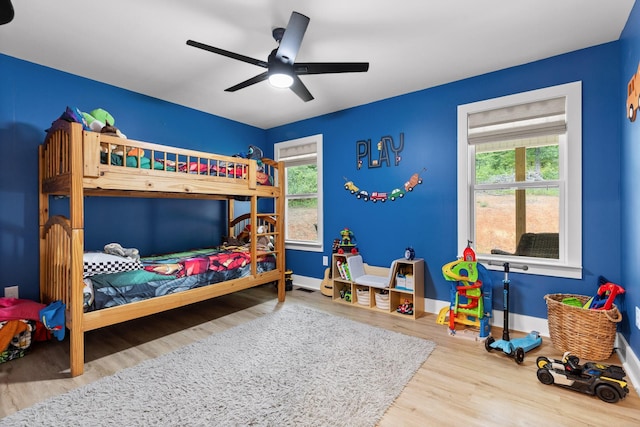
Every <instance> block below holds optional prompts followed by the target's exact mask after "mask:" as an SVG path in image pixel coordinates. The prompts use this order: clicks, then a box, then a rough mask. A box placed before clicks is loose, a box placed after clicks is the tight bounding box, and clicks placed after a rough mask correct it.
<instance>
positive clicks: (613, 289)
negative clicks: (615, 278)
mask: <svg viewBox="0 0 640 427" xmlns="http://www.w3.org/2000/svg"><path fill="white" fill-rule="evenodd" d="M620 294H624V288H623V287H622V286H620V285H616V284H615V283H611V282H607V283H605V284H603V285H600V287H599V288H598V294H597V295H596V296H594V297H593V298H592V299H590V300H589V301H588V302H587V304H589V306H588V307H586V308H590V309H591V310H611V307H613V300H615V299H616V296H617V295H620Z"/></svg>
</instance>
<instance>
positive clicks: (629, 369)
mask: <svg viewBox="0 0 640 427" xmlns="http://www.w3.org/2000/svg"><path fill="white" fill-rule="evenodd" d="M614 345H615V347H616V353H618V357H620V361H621V362H622V367H623V368H624V371H625V372H626V373H627V379H628V380H629V382H630V383H631V384H633V385H634V388H635V389H636V392H637V393H638V394H640V360H638V356H636V354H635V353H634V352H633V350H631V348H630V347H629V343H628V342H627V340H626V339H624V337H623V336H622V334H620V333H617V334H616V342H615V344H614Z"/></svg>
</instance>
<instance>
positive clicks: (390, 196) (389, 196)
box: [343, 168, 427, 203]
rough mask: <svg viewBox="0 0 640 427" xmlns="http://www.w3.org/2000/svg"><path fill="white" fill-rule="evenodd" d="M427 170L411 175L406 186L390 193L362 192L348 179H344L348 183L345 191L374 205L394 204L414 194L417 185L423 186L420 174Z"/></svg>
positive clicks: (423, 169)
mask: <svg viewBox="0 0 640 427" xmlns="http://www.w3.org/2000/svg"><path fill="white" fill-rule="evenodd" d="M426 170H427V169H426V168H422V170H421V171H420V172H416V173H414V174H413V175H411V177H410V178H409V180H408V181H407V182H405V183H404V185H402V186H399V187H397V188H394V189H393V190H391V191H390V192H382V191H372V192H371V193H370V192H369V191H367V190H361V189H360V187H358V186H357V185H356V184H355V183H354V182H353V181H350V180H349V179H347V177H343V178H344V180H345V181H346V182H345V184H344V189H345V190H348V191H349V192H350V193H351V194H353V195H355V196H356V198H357V199H360V200H364V201H365V202H368V201H369V200H371V201H372V202H373V203H376V202H378V201H380V202H382V203H384V202H386V201H387V200H391V201H392V202H394V201H396V199H402V198H403V197H404V196H405V195H406V194H407V193H410V192H412V191H413V189H414V188H415V187H416V186H417V185H419V184H422V177H421V176H420V173H421V172H425V171H426Z"/></svg>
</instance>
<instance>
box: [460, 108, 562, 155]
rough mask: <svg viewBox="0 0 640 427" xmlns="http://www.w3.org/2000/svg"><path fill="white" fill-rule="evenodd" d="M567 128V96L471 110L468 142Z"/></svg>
mask: <svg viewBox="0 0 640 427" xmlns="http://www.w3.org/2000/svg"><path fill="white" fill-rule="evenodd" d="M566 131H567V114H566V97H564V96H563V97H559V98H553V99H548V100H543V101H535V102H529V103H526V104H519V105H513V106H509V107H504V108H496V109H493V110H487V111H481V112H477V113H471V114H469V116H468V143H469V144H470V145H476V144H484V143H493V142H496V141H508V140H516V139H524V138H534V137H540V136H546V135H559V134H563V133H565V132H566Z"/></svg>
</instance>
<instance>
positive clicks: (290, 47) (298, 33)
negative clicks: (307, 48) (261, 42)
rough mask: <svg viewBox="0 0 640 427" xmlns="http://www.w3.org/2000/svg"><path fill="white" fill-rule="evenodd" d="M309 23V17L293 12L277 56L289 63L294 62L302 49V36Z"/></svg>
mask: <svg viewBox="0 0 640 427" xmlns="http://www.w3.org/2000/svg"><path fill="white" fill-rule="evenodd" d="M307 25H309V18H308V17H306V16H304V15H303V14H301V13H298V12H292V13H291V18H289V23H288V24H287V28H286V29H285V31H284V35H283V36H282V40H280V47H278V51H277V52H276V58H278V59H280V60H281V61H283V62H286V63H287V64H293V62H294V61H295V59H296V56H297V55H298V51H299V50H300V45H301V44H302V38H303V37H304V33H305V31H307Z"/></svg>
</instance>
